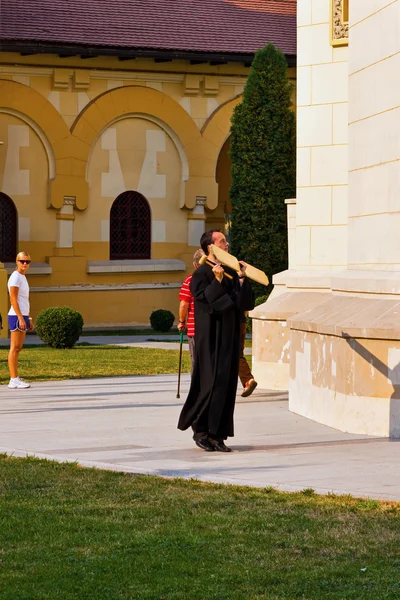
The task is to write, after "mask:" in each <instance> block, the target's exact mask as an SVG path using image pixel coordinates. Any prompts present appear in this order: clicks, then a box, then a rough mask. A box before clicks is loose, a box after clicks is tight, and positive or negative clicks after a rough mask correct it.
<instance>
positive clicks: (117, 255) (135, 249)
mask: <svg viewBox="0 0 400 600" xmlns="http://www.w3.org/2000/svg"><path fill="white" fill-rule="evenodd" d="M150 255H151V217H150V206H149V203H148V202H147V200H146V198H145V197H144V196H142V194H139V192H131V191H129V192H124V193H123V194H120V195H119V196H118V197H117V198H116V199H115V200H114V203H113V205H112V207H111V213H110V260H121V259H129V258H131V259H135V258H136V259H146V258H150Z"/></svg>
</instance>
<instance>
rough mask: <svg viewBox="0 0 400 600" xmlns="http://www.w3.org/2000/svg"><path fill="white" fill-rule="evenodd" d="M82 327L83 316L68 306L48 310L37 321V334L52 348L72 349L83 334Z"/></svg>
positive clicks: (40, 314) (41, 313)
mask: <svg viewBox="0 0 400 600" xmlns="http://www.w3.org/2000/svg"><path fill="white" fill-rule="evenodd" d="M82 327H83V318H82V315H81V314H80V313H79V312H77V311H76V310H73V309H72V308H69V307H68V306H54V307H51V308H46V309H45V310H42V311H41V312H40V313H39V314H38V318H37V320H36V333H37V334H38V336H39V337H40V339H41V340H42V342H45V343H46V344H48V345H49V346H51V347H52V348H72V346H73V345H74V344H76V342H77V341H78V339H79V336H80V335H81V333H82Z"/></svg>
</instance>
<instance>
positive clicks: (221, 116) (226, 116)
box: [202, 95, 241, 210]
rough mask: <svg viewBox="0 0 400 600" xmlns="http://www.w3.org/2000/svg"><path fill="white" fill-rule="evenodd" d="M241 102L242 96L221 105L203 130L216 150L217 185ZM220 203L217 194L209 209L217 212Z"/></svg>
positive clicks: (214, 156)
mask: <svg viewBox="0 0 400 600" xmlns="http://www.w3.org/2000/svg"><path fill="white" fill-rule="evenodd" d="M240 100H241V95H240V96H236V97H235V98H232V99H231V100H228V101H227V102H225V103H224V104H221V106H220V107H219V108H217V109H216V110H215V111H214V112H213V113H212V115H211V116H210V117H209V118H208V120H207V121H206V123H205V124H204V126H203V129H202V135H203V138H204V139H205V140H207V142H208V143H210V144H212V147H213V150H214V151H213V153H212V154H211V157H210V158H211V160H212V161H213V164H214V172H213V176H214V179H215V181H216V183H218V182H217V170H218V164H219V159H220V156H221V152H222V151H223V148H224V145H225V144H226V142H227V140H228V139H229V136H230V128H231V117H232V113H233V110H234V108H235V106H237V104H239V102H240ZM218 202H219V193H217V195H216V197H215V199H214V203H213V205H208V208H210V209H212V210H215V209H216V208H218Z"/></svg>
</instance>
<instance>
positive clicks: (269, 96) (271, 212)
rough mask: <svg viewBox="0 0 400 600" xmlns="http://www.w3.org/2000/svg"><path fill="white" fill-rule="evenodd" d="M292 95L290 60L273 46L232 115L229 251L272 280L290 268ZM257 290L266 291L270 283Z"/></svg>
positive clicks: (257, 60)
mask: <svg viewBox="0 0 400 600" xmlns="http://www.w3.org/2000/svg"><path fill="white" fill-rule="evenodd" d="M291 93H292V85H291V83H290V82H289V80H288V77H287V63H286V59H285V57H284V55H283V54H282V52H280V50H278V49H277V48H275V46H273V45H272V44H268V45H267V46H266V47H265V48H263V49H262V50H259V51H258V52H257V53H256V55H255V57H254V61H253V64H252V67H251V70H250V74H249V77H248V79H247V83H246V86H245V89H244V93H243V101H242V102H241V104H239V105H238V106H237V107H236V108H235V111H234V114H233V116H232V127H231V134H232V135H231V150H230V157H231V161H232V167H231V173H232V185H231V188H230V190H229V195H230V200H231V203H232V215H231V230H230V242H231V250H230V251H231V252H232V254H234V255H235V256H237V257H238V258H239V259H242V260H246V261H247V262H249V263H250V264H252V265H254V266H256V267H258V268H260V269H262V270H263V271H265V272H266V273H267V275H268V277H269V279H270V281H272V275H273V274H274V273H278V272H280V271H284V270H285V269H287V252H288V246H287V223H286V205H285V199H286V198H293V197H294V196H295V191H296V128H295V116H294V113H293V110H292V109H291ZM270 287H271V285H270ZM255 288H256V294H257V295H260V294H265V291H266V290H265V287H263V286H258V285H257V286H255Z"/></svg>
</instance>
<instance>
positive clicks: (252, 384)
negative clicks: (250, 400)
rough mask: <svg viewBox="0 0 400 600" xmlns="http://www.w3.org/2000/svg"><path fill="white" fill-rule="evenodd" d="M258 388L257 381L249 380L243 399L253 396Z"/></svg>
mask: <svg viewBox="0 0 400 600" xmlns="http://www.w3.org/2000/svg"><path fill="white" fill-rule="evenodd" d="M256 387H257V381H256V380H255V379H249V381H247V382H246V384H245V386H244V390H243V393H242V397H243V398H247V396H250V394H252V393H253V392H254V390H255V389H256Z"/></svg>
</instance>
